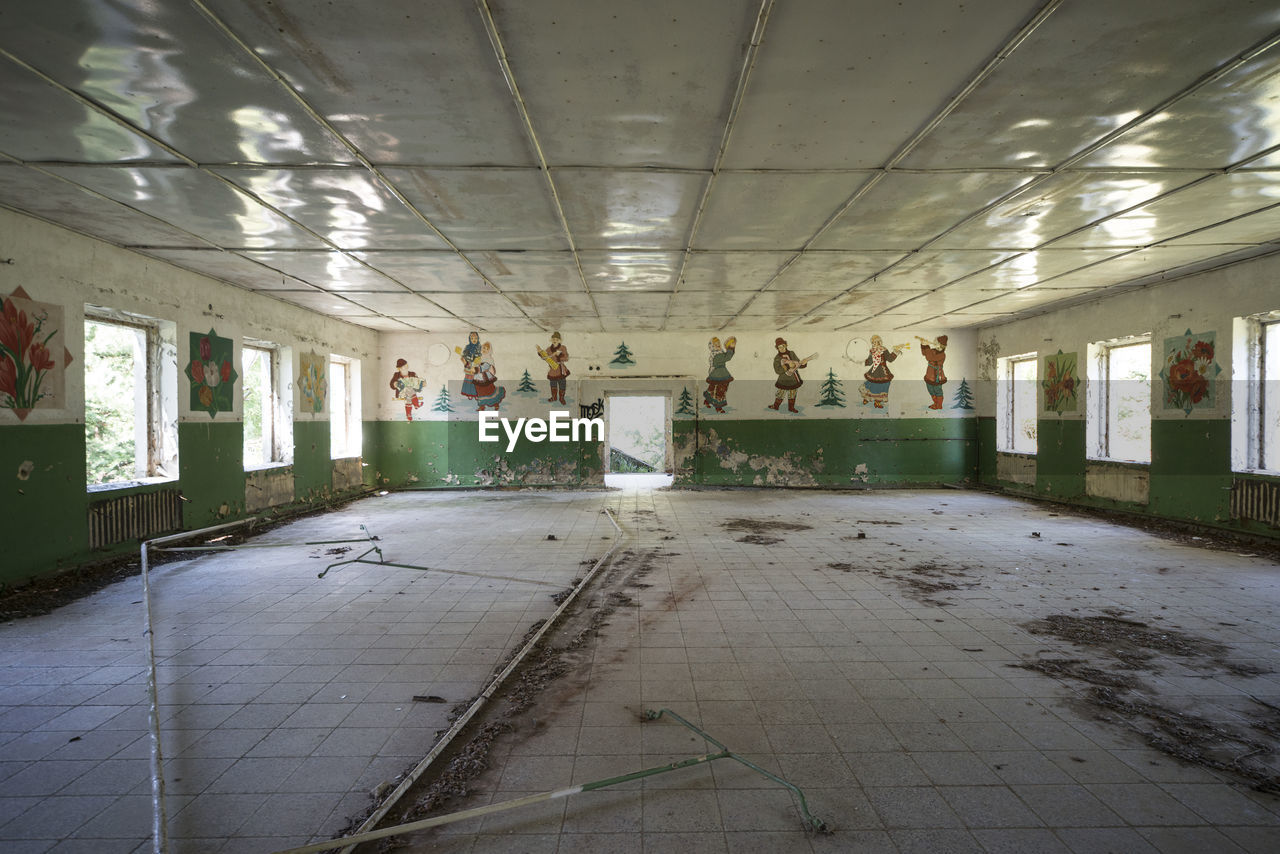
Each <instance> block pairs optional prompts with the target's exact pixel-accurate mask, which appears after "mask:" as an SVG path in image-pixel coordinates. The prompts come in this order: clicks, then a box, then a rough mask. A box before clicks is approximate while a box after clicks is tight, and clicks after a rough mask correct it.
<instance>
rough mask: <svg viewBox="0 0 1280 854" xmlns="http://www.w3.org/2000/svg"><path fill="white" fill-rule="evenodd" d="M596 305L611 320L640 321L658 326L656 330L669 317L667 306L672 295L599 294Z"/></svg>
mask: <svg viewBox="0 0 1280 854" xmlns="http://www.w3.org/2000/svg"><path fill="white" fill-rule="evenodd" d="M595 299H596V305H597V306H599V308H600V313H601V315H602V316H604V317H608V318H610V319H630V320H640V319H643V320H645V321H646V322H651V323H654V324H656V326H655V327H654V328H657V327H658V326H661V325H662V321H663V319H664V318H665V317H666V316H667V305H668V303H669V302H670V300H671V295H670V294H636V293H627V294H621V293H609V294H597V295H596V298H595Z"/></svg>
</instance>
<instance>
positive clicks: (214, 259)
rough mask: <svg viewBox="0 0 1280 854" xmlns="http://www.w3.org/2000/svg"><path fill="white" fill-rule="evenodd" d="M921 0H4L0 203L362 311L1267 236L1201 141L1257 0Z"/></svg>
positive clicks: (775, 286)
mask: <svg viewBox="0 0 1280 854" xmlns="http://www.w3.org/2000/svg"><path fill="white" fill-rule="evenodd" d="M934 6H935V7H936V8H934V7H931V8H930V9H929V13H928V14H922V13H921V11H920V9H918V8H913V7H912V6H911V4H902V3H899V2H898V0H870V2H866V3H862V4H859V5H858V6H857V7H856V9H851V7H850V6H849V4H847V3H845V2H843V0H808V2H805V3H774V2H765V3H762V2H761V0H708V2H705V3H693V4H690V3H687V2H684V0H657V2H656V4H655V3H647V4H636V3H623V2H621V0H601V2H599V3H595V4H582V3H578V2H571V0H545V2H540V3H537V4H528V3H516V2H514V0H487V2H485V3H447V4H427V5H424V4H421V3H419V2H414V0H384V2H379V3H367V4H340V3H331V2H330V0H272V2H270V3H248V2H245V0H202V2H201V3H195V4H191V3H188V4H182V3H177V4H163V3H162V4H156V3H154V2H150V0H148V1H147V2H142V0H121V2H110V3H106V2H100V0H65V2H60V3H49V2H47V0H41V2H39V3H37V2H35V0H10V2H6V3H3V4H0V204H2V205H5V206H7V207H9V208H12V209H14V210H18V211H26V212H29V213H32V214H34V215H36V216H40V217H43V218H45V219H47V220H49V221H51V222H55V223H59V224H63V225H66V226H67V227H69V228H73V229H76V230H78V231H82V232H84V233H86V234H90V235H93V236H97V237H100V238H102V239H105V240H108V241H109V242H111V243H115V244H118V245H121V246H125V247H132V248H136V249H138V250H139V251H142V252H144V253H145V252H150V253H151V255H150V257H152V258H157V259H163V260H167V261H170V262H173V263H175V264H178V265H181V266H183V267H186V268H187V269H192V270H197V271H200V272H203V273H205V274H207V275H211V276H214V277H217V278H220V279H223V280H225V281H229V282H232V283H233V284H237V285H239V286H241V287H247V288H253V289H259V290H263V291H268V292H270V293H272V294H278V295H280V296H281V297H282V298H291V299H294V300H296V301H300V302H302V303H305V304H307V305H309V306H310V307H311V308H312V309H313V310H316V311H320V312H323V313H327V314H332V315H333V316H335V317H339V318H345V317H349V316H355V317H374V318H377V319H376V320H372V321H369V323H370V324H371V325H372V326H374V327H376V328H379V329H382V330H393V329H403V328H404V326H405V325H406V324H407V325H409V326H412V327H413V328H419V329H421V328H431V329H436V328H438V329H443V330H453V329H455V328H456V329H461V328H463V327H464V326H465V325H466V324H476V325H478V326H483V328H486V329H507V330H520V329H524V330H537V329H538V328H539V327H540V326H541V327H543V328H549V327H550V326H552V325H555V326H561V325H562V326H563V327H564V328H565V329H566V330H567V331H570V332H571V331H573V330H574V329H577V330H581V331H598V330H600V329H602V328H607V329H617V330H624V329H637V330H638V329H656V328H665V329H699V328H702V329H706V328H720V327H721V326H729V327H734V326H741V327H742V328H746V327H747V326H750V325H753V324H763V325H766V326H769V327H779V328H785V327H786V326H787V325H788V324H795V325H796V326H797V327H800V328H803V329H810V330H817V329H829V328H832V327H833V326H835V325H847V324H848V323H852V322H855V320H852V319H851V318H853V319H856V321H857V322H862V321H865V320H867V318H871V321H870V322H872V323H875V324H879V323H881V322H884V323H898V322H906V321H908V320H911V319H914V320H915V321H917V322H919V321H921V320H929V319H930V318H938V317H945V318H946V319H947V322H949V323H950V322H956V323H959V322H964V323H966V324H976V323H980V322H982V321H983V319H984V318H991V317H1003V316H1006V315H1007V314H1011V313H1016V312H1017V311H1020V310H1026V311H1040V310H1042V309H1043V307H1044V306H1045V305H1052V304H1055V303H1054V302H1049V303H1044V302H1042V301H1044V300H1053V301H1057V302H1061V301H1062V300H1072V299H1079V298H1085V297H1087V296H1088V292H1089V291H1090V290H1092V289H1097V288H1102V287H1110V286H1116V285H1124V284H1127V283H1142V284H1149V283H1154V282H1158V281H1160V280H1161V279H1162V278H1173V277H1176V276H1179V275H1185V274H1187V273H1189V272H1192V271H1195V270H1200V269H1204V268H1205V267H1207V266H1220V265H1223V264H1227V263H1234V262H1238V261H1240V260H1243V259H1245V258H1246V257H1249V256H1255V255H1257V254H1259V253H1262V252H1269V251H1272V250H1273V249H1274V248H1275V247H1276V246H1280V215H1278V214H1277V213H1275V211H1274V210H1271V206H1272V205H1276V204H1277V203H1280V155H1276V154H1274V153H1271V154H1263V155H1261V156H1259V158H1258V159H1257V160H1254V161H1250V165H1249V167H1248V168H1244V169H1234V170H1223V169H1222V168H1221V167H1223V166H1224V165H1227V164H1229V163H1231V162H1232V161H1233V160H1238V159H1239V158H1242V157H1249V156H1253V155H1254V154H1255V152H1259V151H1263V150H1264V149H1263V147H1264V146H1268V145H1272V144H1274V143H1277V142H1280V139H1278V138H1277V134H1280V131H1277V128H1280V115H1277V113H1276V110H1278V109H1280V107H1275V106H1274V104H1275V103H1280V97H1278V95H1280V89H1277V88H1276V85H1275V84H1274V83H1273V80H1275V79H1280V46H1277V47H1274V48H1270V49H1268V50H1266V51H1265V52H1261V53H1257V55H1256V56H1253V58H1252V59H1250V61H1249V63H1247V64H1245V65H1242V66H1241V67H1239V68H1234V67H1231V66H1224V65H1222V64H1223V63H1229V62H1232V61H1233V59H1232V58H1233V57H1237V56H1243V55H1248V53H1249V52H1250V51H1252V50H1254V49H1255V45H1259V44H1262V43H1263V40H1264V39H1266V38H1270V37H1271V36H1270V34H1271V33H1272V32H1273V31H1275V32H1280V29H1278V28H1280V13H1277V12H1276V9H1275V8H1274V4H1270V5H1269V4H1266V3H1262V2H1249V0H1224V2H1223V3H1220V4H1216V5H1213V4H1209V5H1206V4H1204V3H1203V2H1201V0H1168V2H1165V3H1161V4H1157V3H1154V2H1144V3H1129V4H1116V3H1110V4H1108V3H1103V2H1101V0H1073V2H1070V3H1050V4H1044V3H1043V0H976V2H968V3H964V4H950V5H947V4H934ZM1037 11H1044V13H1045V14H1044V17H1043V20H1040V19H1037V20H1038V21H1039V23H1038V26H1037V27H1036V28H1034V30H1033V31H1032V32H1030V33H1029V34H1027V37H1026V38H1025V39H1022V40H1019V41H1011V39H1013V38H1014V36H1015V34H1018V33H1019V32H1020V30H1021V28H1023V26H1024V25H1025V24H1026V23H1027V22H1028V21H1030V20H1031V16H1032V15H1034V14H1036V13H1037ZM762 12H763V13H765V14H764V17H761V18H758V17H757V16H758V15H759V14H760V13H762ZM490 15H492V17H491V18H490ZM490 27H492V37H493V38H492V40H491V38H490V35H491V33H490V31H489V30H490ZM495 44H500V45H501V46H502V49H504V50H505V51H506V53H505V54H503V53H502V52H501V51H500V50H499V49H498V48H497V47H495ZM6 51H7V52H9V53H6ZM13 54H16V55H17V57H21V59H18V58H16V57H15V56H13ZM504 58H505V59H506V60H509V62H508V63H507V64H506V66H505V67H504ZM993 58H995V60H994V61H993ZM24 61H25V62H29V63H30V64H31V65H32V66H35V67H37V68H38V69H39V71H40V73H35V72H33V71H32V70H31V69H29V68H26V67H24V65H23V62H24ZM984 68H986V69H987V70H988V71H989V72H990V73H989V74H988V75H986V76H985V77H979V76H978V75H979V74H980V72H982V73H984V74H985V72H983V69H984ZM1219 68H1222V69H1223V74H1222V76H1221V78H1220V79H1215V80H1213V82H1210V83H1208V84H1207V85H1204V86H1203V87H1201V88H1199V89H1198V90H1196V89H1195V81H1197V80H1210V79H1212V78H1213V77H1214V75H1215V74H1216V73H1217V72H1216V71H1215V69H1219ZM744 72H748V73H749V74H748V77H746V78H744V77H743V74H744ZM42 74H43V75H46V76H47V78H46V77H42V76H41V75H42ZM507 74H509V80H508V78H507V77H506V76H505V75H507ZM50 81H52V82H50ZM744 81H745V82H744ZM740 84H743V88H741V89H739V85H740ZM291 89H292V92H291ZM516 90H518V92H519V98H520V99H521V100H517V96H516V94H515V92H516ZM75 92H80V93H83V98H79V97H77V96H75V95H74V94H73V93H75ZM295 93H296V95H297V96H299V97H300V98H301V99H302V100H301V101H300V100H299V99H298V97H295ZM737 96H740V97H741V100H740V101H739V100H737ZM1161 104H1165V105H1167V106H1166V108H1165V111H1164V112H1163V113H1161V114H1160V115H1158V116H1154V117H1151V118H1149V119H1148V120H1146V121H1143V119H1144V118H1146V117H1147V116H1146V114H1149V113H1151V112H1152V111H1154V110H1155V108H1156V107H1157V106H1159V105H1161ZM522 106H524V107H527V118H528V121H529V125H528V127H526V125H525V119H526V114H525V113H522V110H521V107H522ZM935 119H937V122H936V124H935V123H934V120H935ZM1126 123H1129V124H1131V125H1132V126H1133V127H1132V128H1131V129H1130V130H1129V131H1127V132H1126V133H1124V134H1123V135H1117V137H1116V138H1115V139H1114V140H1113V141H1112V142H1111V144H1109V145H1106V146H1105V147H1101V148H1099V147H1098V145H1097V144H1095V143H1096V142H1097V141H1098V140H1101V139H1103V138H1104V135H1107V134H1111V133H1112V132H1113V131H1114V132H1116V133H1117V134H1118V133H1119V131H1118V129H1120V128H1123V127H1125V126H1126ZM148 133H151V134H154V135H155V136H156V137H157V138H158V139H161V140H165V141H167V142H168V143H171V144H172V145H173V146H174V147H175V148H176V151H174V152H173V153H170V152H169V151H167V150H165V149H164V148H163V147H161V146H158V145H154V144H152V143H149V142H148V141H147V139H146V134H148ZM535 138H536V139H535ZM535 142H536V143H537V145H535ZM538 146H540V148H539V147H538ZM1094 149H1097V150H1096V151H1095V150H1094ZM895 158H897V159H895ZM24 159H29V160H31V161H41V162H42V164H43V167H44V169H40V168H28V167H25V166H22V165H21V163H22V162H23V160H24ZM193 164H198V165H193ZM1260 166H1270V167H1273V168H1271V169H1264V168H1258V167H1260ZM544 167H545V168H544ZM46 169H47V170H54V171H45V170H46ZM77 185H79V186H77ZM1006 196H1012V198H1009V200H1008V201H1006V202H1003V203H1000V202H999V201H998V200H1000V199H1002V198H1004V197H1006ZM846 205H848V207H847V208H846V207H845V206H846ZM1276 210H1280V208H1277V209H1276ZM437 229H438V231H437ZM1134 249H1141V250H1142V251H1140V252H1132V251H1131V250H1134ZM217 250H227V251H217ZM780 271H781V272H780ZM313 288H320V289H324V290H325V291H328V292H329V293H328V294H327V295H326V294H323V293H316V292H315V291H314V290H313ZM1033 289H1034V290H1035V293H1033V294H1028V295H1027V296H1020V295H1016V294H1015V295H1013V296H1010V297H1008V298H1003V297H1002V298H1001V299H1000V300H996V301H994V302H993V298H994V297H999V296H1001V294H1004V293H1010V292H1016V291H1021V290H1033ZM415 292H416V293H421V294H426V295H428V299H427V300H423V299H422V298H420V297H418V296H414V295H413V294H414V293H415ZM342 294H350V295H352V298H353V299H359V300H361V301H362V302H363V303H364V304H365V305H364V306H357V305H355V303H354V302H352V300H345V299H341V298H340V297H341V295H342ZM757 294H759V296H757ZM335 297H336V298H335ZM592 297H594V299H593V298H592ZM632 297H634V299H632ZM917 297H918V298H917ZM428 300H430V301H437V302H439V303H440V308H439V309H435V311H436V312H437V313H440V312H442V311H444V310H446V309H447V311H451V312H455V313H458V314H459V315H460V317H459V318H456V319H450V318H438V319H435V320H438V322H437V323H432V321H433V318H431V317H430V315H429V314H426V315H417V316H414V315H411V314H407V312H414V311H430V310H431V309H430V308H429V306H430V305H431V302H429V301H428ZM904 300H906V301H907V302H903V301H904ZM366 306H372V307H376V311H375V309H374V308H370V307H366ZM422 306H428V308H425V309H424V308H422ZM984 306H985V308H984ZM1024 306H1025V307H1026V308H1025V309H1024V308H1020V307H1024ZM739 312H741V313H740V314H739ZM450 324H462V325H460V326H457V327H454V326H451V325H450Z"/></svg>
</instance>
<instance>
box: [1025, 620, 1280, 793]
mask: <svg viewBox="0 0 1280 854" xmlns="http://www.w3.org/2000/svg"><path fill="white" fill-rule="evenodd" d="M1023 628H1025V629H1027V631H1029V632H1031V633H1032V634H1035V635H1040V636H1047V637H1052V638H1055V639H1057V640H1060V641H1065V642H1068V643H1070V644H1072V645H1074V646H1075V647H1076V648H1078V649H1079V650H1080V651H1081V652H1084V653H1086V654H1088V655H1089V656H1090V657H1088V658H1077V657H1058V656H1056V655H1054V654H1053V653H1052V651H1051V650H1041V651H1040V652H1039V653H1038V654H1037V655H1036V657H1035V658H1034V659H1032V660H1029V661H1025V662H1023V663H1021V664H1016V665H1013V666H1015V667H1020V668H1023V669H1025V670H1032V671H1035V672H1037V673H1043V674H1045V675H1046V676H1052V677H1054V678H1055V679H1062V680H1068V681H1070V682H1072V683H1075V685H1076V686H1077V688H1078V690H1079V691H1080V695H1079V696H1080V700H1079V702H1080V703H1082V704H1083V705H1084V707H1085V710H1086V711H1087V712H1088V713H1090V714H1091V715H1092V716H1093V717H1095V718H1096V719H1098V720H1102V721H1106V722H1109V723H1114V724H1117V725H1122V726H1125V727H1127V728H1129V729H1132V730H1133V731H1134V732H1136V733H1137V734H1138V735H1139V736H1140V737H1141V738H1142V740H1143V741H1145V742H1146V743H1147V744H1148V745H1149V746H1150V747H1152V748H1154V749H1156V750H1158V751H1160V752H1161V753H1164V754H1165V755H1167V756H1171V757H1174V758H1176V759H1179V760H1181V761H1183V762H1188V763H1191V764H1193V765H1198V766H1200V767H1202V768H1207V769H1210V770H1213V771H1217V772H1219V773H1222V774H1225V775H1228V776H1230V777H1233V778H1235V779H1237V780H1240V781H1242V782H1245V783H1247V784H1249V785H1250V786H1252V787H1253V788H1254V789H1256V790H1258V791H1263V792H1270V793H1273V794H1280V708H1278V707H1276V706H1274V705H1271V704H1270V703H1266V702H1264V701H1262V700H1259V699H1257V698H1255V697H1252V696H1250V695H1248V694H1247V693H1246V694H1240V695H1225V694H1224V695H1223V696H1209V695H1205V696H1199V697H1197V696H1196V695H1194V694H1193V695H1191V696H1189V697H1177V698H1170V697H1162V696H1161V695H1160V693H1159V691H1158V690H1157V688H1156V687H1155V683H1154V682H1152V681H1144V679H1143V678H1142V677H1144V676H1155V675H1158V674H1161V673H1164V672H1165V671H1166V670H1168V669H1172V668H1174V667H1177V668H1181V669H1183V670H1192V671H1195V672H1197V673H1199V674H1201V675H1202V678H1205V679H1209V678H1212V677H1213V676H1217V675H1222V676H1228V677H1243V678H1251V677H1255V676H1259V675H1262V674H1264V673H1267V672H1269V670H1268V669H1267V668H1266V667H1263V666H1260V665H1256V664H1253V663H1251V662H1242V661H1237V660H1234V659H1233V658H1232V651H1231V648H1230V647H1228V646H1227V645H1226V644H1223V643H1220V642H1218V641H1215V640H1211V639H1209V638H1203V637H1199V636H1197V635H1193V634H1190V633H1188V632H1183V631H1179V630H1177V629H1175V628H1172V627H1170V628H1165V627H1157V626H1152V625H1150V624H1148V623H1145V622H1141V621H1138V620H1130V619H1124V618H1121V617H1118V616H1114V615H1105V614H1103V615H1096V616H1085V617H1082V616H1076V615H1071V614H1053V615H1050V616H1048V617H1044V618H1042V619H1039V620H1032V621H1030V622H1028V623H1025V624H1023ZM1045 653H1049V655H1048V656H1046V655H1045Z"/></svg>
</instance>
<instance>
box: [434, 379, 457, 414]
mask: <svg viewBox="0 0 1280 854" xmlns="http://www.w3.org/2000/svg"><path fill="white" fill-rule="evenodd" d="M431 411H432V412H452V411H453V405H452V404H451V403H450V402H449V386H447V385H442V386H440V393H439V394H438V395H436V402H435V403H434V404H432V405H431Z"/></svg>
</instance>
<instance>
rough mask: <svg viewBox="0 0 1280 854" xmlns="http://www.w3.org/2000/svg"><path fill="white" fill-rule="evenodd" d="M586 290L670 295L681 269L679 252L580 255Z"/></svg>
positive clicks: (622, 252)
mask: <svg viewBox="0 0 1280 854" xmlns="http://www.w3.org/2000/svg"><path fill="white" fill-rule="evenodd" d="M579 257H581V259H582V272H583V274H584V275H585V276H586V279H587V286H588V287H589V288H590V289H591V291H592V292H597V291H669V290H672V289H673V288H674V287H675V283H676V275H677V273H678V271H679V269H680V258H681V254H680V253H679V252H627V251H623V250H618V251H615V252H580V253H579Z"/></svg>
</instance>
